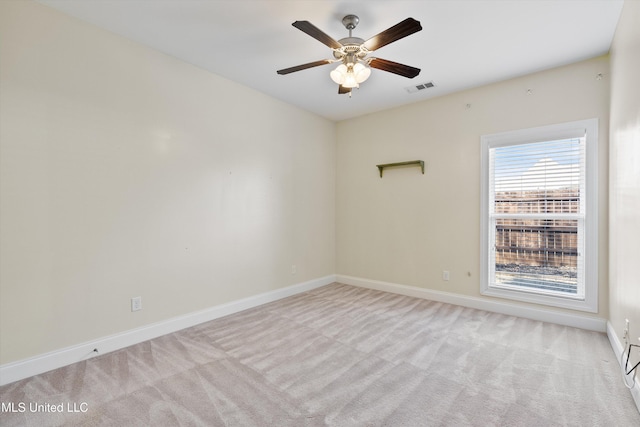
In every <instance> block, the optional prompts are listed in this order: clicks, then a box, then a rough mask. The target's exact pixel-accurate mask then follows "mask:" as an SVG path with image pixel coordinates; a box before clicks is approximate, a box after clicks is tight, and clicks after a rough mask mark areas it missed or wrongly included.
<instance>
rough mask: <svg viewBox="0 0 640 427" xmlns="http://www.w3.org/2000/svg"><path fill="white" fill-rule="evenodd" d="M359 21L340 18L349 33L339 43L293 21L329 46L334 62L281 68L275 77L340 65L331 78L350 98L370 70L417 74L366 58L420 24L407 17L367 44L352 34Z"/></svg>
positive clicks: (307, 24)
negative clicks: (319, 67)
mask: <svg viewBox="0 0 640 427" xmlns="http://www.w3.org/2000/svg"><path fill="white" fill-rule="evenodd" d="M358 22H360V18H358V17H357V16H356V15H347V16H345V17H344V18H343V19H342V24H343V25H344V26H345V28H346V29H347V30H349V37H345V38H343V39H340V40H335V39H333V38H332V37H330V36H328V35H327V34H326V33H324V32H323V31H322V30H320V29H319V28H318V27H316V26H315V25H313V24H312V23H310V22H309V21H296V22H294V23H293V24H291V25H293V26H294V27H296V28H297V29H299V30H300V31H302V32H305V33H307V34H308V35H310V36H311V37H313V38H314V39H316V40H318V41H320V42H321V43H323V44H325V45H327V46H328V47H330V48H331V49H332V50H333V57H334V59H322V60H320V61H314V62H309V63H307V64H302V65H297V66H295V67H290V68H284V69H282V70H278V74H280V75H284V74H289V73H293V72H296V71H301V70H306V69H307V68H313V67H318V66H320V65H327V64H333V63H336V62H339V63H340V65H338V68H336V69H335V70H333V71H331V79H332V80H333V81H334V82H336V83H337V84H338V85H339V86H338V93H339V94H343V93H348V94H349V96H351V90H352V89H353V88H354V87H355V88H357V87H360V83H362V82H364V81H365V80H367V79H368V78H369V75H370V74H371V68H376V69H378V70H383V71H388V72H390V73H394V74H398V75H400V76H404V77H408V78H410V79H412V78H414V77H415V76H417V75H418V74H420V69H419V68H415V67H410V66H408V65H404V64H399V63H397V62H393V61H389V60H386V59H382V58H373V57H369V56H368V55H369V54H370V53H372V52H373V51H374V50H377V49H380V48H381V47H383V46H386V45H388V44H389V43H393V42H395V41H397V40H400V39H401V38H404V37H407V36H409V35H411V34H413V33H417V32H418V31H420V30H422V26H421V25H420V22H419V21H416V20H415V19H413V18H407V19H405V20H404V21H402V22H400V23H398V24H396V25H394V26H393V27H391V28H388V29H386V30H384V31H383V32H381V33H379V34H377V35H375V36H373V37H371V38H370V39H368V40H366V41H365V40H363V39H361V38H359V37H353V36H352V35H351V31H352V30H353V29H354V28H356V26H357V25H358Z"/></svg>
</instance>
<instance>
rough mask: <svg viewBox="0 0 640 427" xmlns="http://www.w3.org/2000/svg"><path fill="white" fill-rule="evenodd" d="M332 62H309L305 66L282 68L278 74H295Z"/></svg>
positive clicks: (325, 60)
mask: <svg viewBox="0 0 640 427" xmlns="http://www.w3.org/2000/svg"><path fill="white" fill-rule="evenodd" d="M332 62H334V61H332V60H330V59H322V60H320V61H314V62H309V63H307V64H302V65H296V66H295V67H289V68H283V69H282V70H278V71H277V72H278V74H280V75H284V74H289V73H295V72H296V71H302V70H306V69H307V68H313V67H318V66H320V65H326V64H331V63H332Z"/></svg>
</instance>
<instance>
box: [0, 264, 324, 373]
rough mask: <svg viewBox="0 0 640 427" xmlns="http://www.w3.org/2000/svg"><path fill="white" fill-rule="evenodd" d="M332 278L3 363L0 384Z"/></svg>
mask: <svg viewBox="0 0 640 427" xmlns="http://www.w3.org/2000/svg"><path fill="white" fill-rule="evenodd" d="M335 280H336V276H335V275H329V276H325V277H321V278H319V279H314V280H310V281H308V282H303V283H298V284H295V285H292V286H288V287H286V288H281V289H276V290H273V291H269V292H264V293H262V294H258V295H254V296H251V297H247V298H243V299H239V300H237V301H232V302H229V303H226V304H220V305H216V306H214V307H211V308H207V309H205V310H201V311H196V312H194V313H189V314H185V315H183V316H178V317H174V318H172V319H168V320H163V321H160V322H157V323H152V324H150V325H146V326H142V327H140V328H136V329H132V330H129V331H125V332H121V333H118V334H115V335H111V336H107V337H103V338H99V339H96V340H93V341H88V342H84V343H82V344H77V345H74V346H71V347H66V348H63V349H60V350H55V351H51V352H49V353H45V354H41V355H38V356H35V357H30V358H28V359H24V360H19V361H17V362H13V363H7V364H5V365H2V366H0V385H5V384H9V383H12V382H14V381H18V380H21V379H24V378H28V377H30V376H33V375H37V374H41V373H43V372H48V371H50V370H52V369H57V368H61V367H63V366H67V365H70V364H72V363H76V362H80V361H82V360H85V359H88V358H91V357H94V356H96V355H97V354H98V353H95V352H94V349H98V350H99V354H105V353H110V352H112V351H115V350H119V349H121V348H124V347H128V346H130V345H134V344H138V343H141V342H144V341H147V340H150V339H152V338H156V337H159V336H162V335H166V334H170V333H172V332H176V331H179V330H181V329H184V328H188V327H191V326H195V325H198V324H200V323H204V322H208V321H210V320H214V319H217V318H220V317H223V316H227V315H229V314H233V313H237V312H239V311H243V310H247V309H249V308H253V307H257V306H259V305H262V304H266V303H269V302H273V301H277V300H279V299H282V298H286V297H289V296H292V295H295V294H299V293H302V292H306V291H309V290H311V289H315V288H319V287H320V286H325V285H328V284H331V283H333V282H335Z"/></svg>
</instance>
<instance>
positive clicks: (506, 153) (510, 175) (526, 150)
mask: <svg viewBox="0 0 640 427" xmlns="http://www.w3.org/2000/svg"><path fill="white" fill-rule="evenodd" d="M489 164H490V171H489V180H490V181H489V189H490V193H489V197H490V200H489V209H490V212H489V218H490V225H491V229H492V233H491V238H492V242H491V246H492V251H491V257H492V260H491V261H492V262H491V266H492V269H493V271H492V273H493V274H491V277H492V278H493V281H492V283H490V286H493V287H502V288H507V289H518V290H522V291H531V292H536V293H543V294H552V295H558V296H563V297H568V298H576V299H584V274H582V273H581V271H582V270H583V269H582V268H581V267H582V266H583V263H584V257H583V253H584V247H583V246H584V238H583V236H584V217H585V191H584V188H585V137H584V136H582V137H580V138H568V139H562V140H553V141H543V142H534V143H524V144H514V145H507V146H501V147H495V148H491V149H490V151H489Z"/></svg>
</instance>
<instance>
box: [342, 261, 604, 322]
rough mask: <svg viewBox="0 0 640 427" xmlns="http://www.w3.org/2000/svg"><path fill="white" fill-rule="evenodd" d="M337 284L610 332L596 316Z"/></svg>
mask: <svg viewBox="0 0 640 427" xmlns="http://www.w3.org/2000/svg"><path fill="white" fill-rule="evenodd" d="M336 281H337V282H339V283H344V284H345V285H353V286H359V287H362V288H369V289H376V290H379V291H385V292H392V293H395V294H401V295H407V296H412V297H417V298H424V299H428V300H433V301H439V302H445V303H448V304H455V305H461V306H463V307H469V308H476V309H478V310H485V311H491V312H494V313H501V314H507V315H510V316H518V317H524V318H527V319H532V320H539V321H542V322H550V323H556V324H559V325H565V326H573V327H575V328H580V329H587V330H590V331H597V332H606V330H607V321H606V320H605V319H601V318H597V317H588V316H581V315H577V314H570V313H563V312H559V311H553V310H545V309H543V308H534V307H527V306H524V305H516V304H510V303H508V302H500V301H491V300H487V299H484V298H477V297H470V296H465V295H459V294H454V293H450V292H442V291H435V290H431V289H425V288H417V287H415V286H407V285H399V284H396V283H388V282H380V281H378V280H370V279H363V278H360V277H352V276H344V275H340V274H338V275H336Z"/></svg>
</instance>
